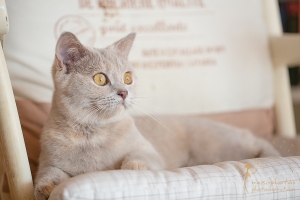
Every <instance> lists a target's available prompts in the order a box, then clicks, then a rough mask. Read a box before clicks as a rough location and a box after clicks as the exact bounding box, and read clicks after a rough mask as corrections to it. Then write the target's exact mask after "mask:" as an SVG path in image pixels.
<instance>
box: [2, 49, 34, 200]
mask: <svg viewBox="0 0 300 200" xmlns="http://www.w3.org/2000/svg"><path fill="white" fill-rule="evenodd" d="M0 88H1V90H0V129H1V130H2V134H0V144H1V149H2V153H3V160H4V165H5V169H6V173H7V178H8V183H9V188H10V192H11V197H12V199H16V200H27V199H28V200H29V199H32V200H33V199H35V198H34V195H33V184H32V177H31V172H30V168H29V162H28V157H27V152H26V148H25V143H24V138H23V134H22V130H21V125H20V121H19V116H18V112H17V108H16V103H15V99H14V96H13V91H12V87H11V82H10V78H9V75H8V71H7V67H6V63H5V59H4V54H3V51H2V46H0Z"/></svg>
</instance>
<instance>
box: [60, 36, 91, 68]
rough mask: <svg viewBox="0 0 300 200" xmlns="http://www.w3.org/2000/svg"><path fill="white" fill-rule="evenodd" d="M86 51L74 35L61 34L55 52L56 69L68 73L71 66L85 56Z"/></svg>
mask: <svg viewBox="0 0 300 200" xmlns="http://www.w3.org/2000/svg"><path fill="white" fill-rule="evenodd" d="M87 51H88V50H87V49H86V48H85V47H84V46H83V45H82V44H81V43H80V41H79V40H78V39H77V37H76V36H75V35H74V34H72V33H70V32H64V33H62V34H61V35H60V37H59V39H58V41H57V44H56V50H55V58H56V62H57V66H58V69H59V70H65V72H66V73H68V72H69V71H70V68H71V67H72V66H73V65H75V64H77V63H78V62H79V61H80V60H81V59H82V58H83V57H85V56H86V54H87Z"/></svg>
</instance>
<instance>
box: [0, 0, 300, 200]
mask: <svg viewBox="0 0 300 200" xmlns="http://www.w3.org/2000/svg"><path fill="white" fill-rule="evenodd" d="M262 2H263V4H264V9H265V18H266V21H267V26H268V31H269V40H270V52H271V55H272V58H273V65H274V80H275V81H274V88H275V92H274V93H275V97H274V99H275V115H276V130H277V134H279V135H283V136H286V137H295V135H296V128H295V122H294V114H293V109H292V100H291V93H290V86H289V78H288V70H287V65H289V64H299V63H300V54H299V53H298V52H300V36H298V35H296V34H293V35H283V33H282V28H281V22H280V15H279V9H278V3H277V0H262ZM8 28H9V26H8V17H7V12H6V7H5V1H4V0H0V39H1V46H2V47H3V39H4V35H5V34H6V33H7V32H8ZM24 39H26V38H24ZM0 143H1V154H2V156H1V158H2V160H3V166H2V165H0V166H1V167H0V170H1V171H0V173H1V174H2V175H3V174H4V172H6V175H7V178H8V182H9V188H10V195H6V194H2V195H1V198H2V199H9V198H11V199H22V200H27V199H35V198H34V195H33V183H32V177H31V172H30V168H29V163H28V157H27V154H26V149H25V144H24V139H23V135H22V130H21V126H20V121H19V117H18V112H17V108H16V104H15V99H14V95H13V90H12V86H11V82H10V78H9V74H8V71H7V67H6V63H5V58H4V54H3V50H2V48H1V50H0Z"/></svg>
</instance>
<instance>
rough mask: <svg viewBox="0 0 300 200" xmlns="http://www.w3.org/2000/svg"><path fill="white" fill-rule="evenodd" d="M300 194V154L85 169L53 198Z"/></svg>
mask: <svg viewBox="0 0 300 200" xmlns="http://www.w3.org/2000/svg"><path fill="white" fill-rule="evenodd" d="M200 198H201V199H264V200H265V199H300V156H297V157H286V158H283V157H269V158H262V159H249V160H242V161H238V162H237V161H228V162H222V163H217V164H214V165H199V166H195V167H187V168H180V169H175V170H171V171H127V170H114V171H102V172H93V173H87V174H83V175H80V176H77V177H73V178H71V179H69V180H67V181H65V182H63V183H61V184H60V185H59V186H57V187H56V188H55V189H54V191H53V192H52V194H51V196H50V200H57V199H68V200H70V199H71V200H89V199H90V200H96V199H97V200H98V199H134V200H138V199H200Z"/></svg>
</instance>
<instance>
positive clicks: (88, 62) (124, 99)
mask: <svg viewBox="0 0 300 200" xmlns="http://www.w3.org/2000/svg"><path fill="white" fill-rule="evenodd" d="M134 38H135V33H131V34H129V35H127V36H126V37H124V38H122V39H120V40H119V41H117V42H115V43H113V44H112V45H110V46H108V47H106V48H103V49H96V48H91V47H86V46H84V45H82V44H81V43H80V41H79V40H78V39H77V38H76V36H75V35H73V34H72V33H69V32H65V33H63V34H61V36H60V38H59V39H58V41H57V45H56V53H55V64H54V66H53V80H54V85H55V95H54V98H56V99H54V100H55V101H56V104H58V105H57V106H58V107H59V109H61V110H65V112H71V113H72V115H74V116H75V117H77V118H78V121H80V120H84V119H83V118H87V119H86V122H87V123H89V122H88V121H89V119H93V120H95V119H97V120H99V117H100V118H101V120H107V119H111V118H114V117H116V116H120V115H121V114H122V113H123V112H124V111H125V110H126V109H127V108H128V107H130V106H131V104H132V99H133V98H134V96H135V92H136V77H135V74H134V71H133V69H132V67H131V65H130V63H129V62H128V59H127V58H128V54H129V51H130V49H131V46H132V43H133V41H134ZM96 116H97V117H96Z"/></svg>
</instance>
